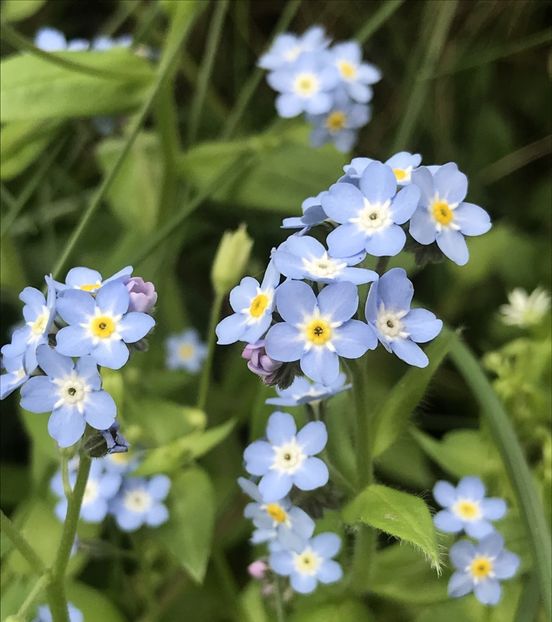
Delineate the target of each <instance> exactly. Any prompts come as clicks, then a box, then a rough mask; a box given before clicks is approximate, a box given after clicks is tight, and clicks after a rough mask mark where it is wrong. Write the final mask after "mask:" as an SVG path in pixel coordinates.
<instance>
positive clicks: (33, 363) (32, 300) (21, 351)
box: [2, 277, 56, 374]
mask: <svg viewBox="0 0 552 622" xmlns="http://www.w3.org/2000/svg"><path fill="white" fill-rule="evenodd" d="M46 283H47V285H48V293H47V297H46V298H44V294H43V293H42V292H39V291H38V289H35V288H34V287H26V288H25V289H24V290H23V291H22V292H21V293H20V294H19V299H20V300H22V301H23V302H24V303H25V306H24V307H23V317H24V318H25V326H23V327H22V328H17V329H16V330H15V331H14V332H13V335H12V340H11V343H10V344H8V345H5V346H4V347H3V348H2V354H3V355H4V356H5V357H6V358H16V357H18V356H21V355H23V366H24V367H25V369H26V371H27V373H28V374H32V373H33V371H34V370H35V369H36V367H37V360H36V349H37V348H38V346H40V345H41V344H43V343H47V342H48V334H49V332H50V329H51V327H52V324H53V322H54V318H55V307H56V291H55V288H54V284H53V281H52V279H50V277H46Z"/></svg>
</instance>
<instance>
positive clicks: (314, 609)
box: [290, 600, 374, 622]
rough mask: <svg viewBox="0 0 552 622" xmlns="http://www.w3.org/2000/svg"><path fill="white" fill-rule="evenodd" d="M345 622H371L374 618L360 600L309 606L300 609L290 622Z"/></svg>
mask: <svg viewBox="0 0 552 622" xmlns="http://www.w3.org/2000/svg"><path fill="white" fill-rule="evenodd" d="M345 620H351V621H352V620H354V621H355V622H371V621H373V620H374V618H373V617H372V616H371V615H370V614H369V612H368V610H367V609H366V607H365V606H364V604H363V603H362V602H360V601H359V600H342V601H340V602H335V603H325V604H323V605H314V606H312V605H311V604H309V605H308V607H305V608H303V609H301V608H299V609H298V610H297V611H296V613H295V614H294V615H293V616H291V619H290V622H345Z"/></svg>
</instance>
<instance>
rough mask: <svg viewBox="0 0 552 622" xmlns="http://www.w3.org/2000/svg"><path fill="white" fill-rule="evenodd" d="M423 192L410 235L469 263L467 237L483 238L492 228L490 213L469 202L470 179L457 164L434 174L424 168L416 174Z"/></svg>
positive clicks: (459, 262)
mask: <svg viewBox="0 0 552 622" xmlns="http://www.w3.org/2000/svg"><path fill="white" fill-rule="evenodd" d="M412 183H413V184H415V185H416V186H417V187H418V188H419V189H420V191H421V195H420V202H419V205H418V209H417V210H416V211H415V212H414V215H413V216H412V218H411V220H410V229H409V231H410V235H411V236H412V237H413V238H414V239H415V240H416V242H418V243H419V244H432V243H433V242H437V246H438V247H439V248H440V249H441V251H442V252H443V254H444V255H446V256H447V257H448V258H449V259H451V260H452V261H454V263H456V264H458V265H459V266H463V265H465V264H466V263H467V262H468V259H469V252H468V246H467V244H466V240H465V239H464V236H465V235H468V236H471V235H482V234H483V233H486V232H487V231H489V229H490V228H491V219H490V217H489V214H487V212H486V211H485V210H484V209H482V208H481V207H479V206H478V205H474V204H473V203H465V202H464V198H465V197H466V194H467V191H468V179H467V177H466V176H465V175H464V173H461V172H460V171H459V170H458V167H457V166H456V164H454V163H453V162H449V163H448V164H445V165H443V166H440V167H439V168H438V169H437V170H436V171H435V172H434V174H432V173H431V171H429V170H428V169H427V168H426V167H424V166H422V167H420V168H419V169H418V170H417V171H414V173H413V175H412Z"/></svg>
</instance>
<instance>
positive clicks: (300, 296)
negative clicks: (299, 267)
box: [276, 281, 316, 324]
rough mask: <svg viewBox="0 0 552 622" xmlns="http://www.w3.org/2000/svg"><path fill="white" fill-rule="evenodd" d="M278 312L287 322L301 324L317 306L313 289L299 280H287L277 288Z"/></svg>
mask: <svg viewBox="0 0 552 622" xmlns="http://www.w3.org/2000/svg"><path fill="white" fill-rule="evenodd" d="M276 306H277V308H278V313H279V314H280V315H281V316H282V319H284V320H285V321H286V322H290V323H291V324H300V323H301V322H303V320H304V318H305V316H308V315H311V314H312V312H313V311H314V308H315V307H316V296H315V295H314V292H313V291H312V289H311V288H310V287H309V286H308V285H307V284H306V283H302V282H299V281H286V282H285V283H283V284H282V285H280V287H279V288H278V289H277V290H276Z"/></svg>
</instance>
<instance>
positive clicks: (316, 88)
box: [267, 51, 339, 118]
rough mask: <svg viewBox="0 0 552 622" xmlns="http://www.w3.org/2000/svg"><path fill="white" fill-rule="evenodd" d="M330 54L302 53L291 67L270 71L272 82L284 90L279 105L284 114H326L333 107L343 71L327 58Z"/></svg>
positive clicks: (277, 100)
mask: <svg viewBox="0 0 552 622" xmlns="http://www.w3.org/2000/svg"><path fill="white" fill-rule="evenodd" d="M327 54H328V53H327V52H324V51H323V52H310V53H306V54H302V55H301V56H300V57H299V58H298V59H297V60H296V61H295V62H294V63H293V64H292V65H290V66H289V67H287V66H286V67H283V68H281V69H277V70H276V71H274V72H272V73H270V74H268V76H267V80H268V83H269V84H270V86H271V87H272V88H273V89H274V90H275V91H277V92H278V93H280V95H278V97H277V98H276V109H277V111H278V114H279V115H280V116H281V117H284V118H290V117H296V116H297V115H299V114H301V113H302V112H306V113H308V114H324V113H325V112H328V111H329V110H330V108H331V107H332V103H333V93H332V91H333V89H334V88H335V87H336V85H337V83H338V81H339V75H338V73H337V70H336V68H335V67H334V66H332V65H331V64H329V63H328V62H327Z"/></svg>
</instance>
